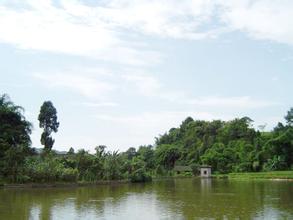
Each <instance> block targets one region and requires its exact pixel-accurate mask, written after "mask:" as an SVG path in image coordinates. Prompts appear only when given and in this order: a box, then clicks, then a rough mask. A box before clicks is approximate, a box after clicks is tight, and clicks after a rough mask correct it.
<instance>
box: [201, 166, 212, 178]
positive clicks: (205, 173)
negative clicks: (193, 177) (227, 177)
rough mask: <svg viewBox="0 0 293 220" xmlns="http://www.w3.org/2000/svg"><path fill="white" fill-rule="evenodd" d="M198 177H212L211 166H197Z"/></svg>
mask: <svg viewBox="0 0 293 220" xmlns="http://www.w3.org/2000/svg"><path fill="white" fill-rule="evenodd" d="M199 169H200V177H206V178H210V177H212V167H211V166H209V165H202V166H200V167H199Z"/></svg>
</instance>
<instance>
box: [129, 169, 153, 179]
mask: <svg viewBox="0 0 293 220" xmlns="http://www.w3.org/2000/svg"><path fill="white" fill-rule="evenodd" d="M151 180H152V177H151V175H149V174H148V173H147V172H146V170H145V169H144V168H139V169H137V170H135V171H134V172H133V173H132V174H131V175H130V181H131V182H133V183H138V182H149V181H151Z"/></svg>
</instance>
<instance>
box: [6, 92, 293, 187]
mask: <svg viewBox="0 0 293 220" xmlns="http://www.w3.org/2000/svg"><path fill="white" fill-rule="evenodd" d="M22 113H23V109H22V108H21V107H19V106H17V105H15V104H14V103H13V102H11V101H10V99H9V98H8V96H7V95H2V96H0V179H2V180H5V181H10V182H55V181H64V182H75V181H91V182H93V181H99V180H120V179H129V180H130V181H132V182H145V181H149V180H151V176H171V175H174V170H173V169H174V166H175V164H176V165H180V166H190V167H191V168H192V173H191V172H189V173H184V174H181V175H183V176H190V175H192V174H193V175H197V174H198V167H199V165H200V164H208V165H211V166H212V169H213V172H214V173H219V174H220V173H231V172H252V171H272V170H289V169H292V167H293V124H292V118H293V108H291V109H290V110H289V111H288V112H287V115H286V116H285V120H286V124H282V123H278V124H277V126H276V127H275V128H274V129H273V130H272V131H270V132H264V131H262V132H260V131H256V130H255V129H254V128H253V127H252V122H253V121H252V120H251V119H250V118H248V117H242V118H236V119H233V120H231V121H220V120H214V121H203V120H194V119H193V118H191V117H187V118H186V119H185V120H184V121H183V122H182V123H181V125H180V126H179V127H178V128H171V129H170V130H169V131H168V132H166V133H165V134H163V135H161V136H159V137H157V138H155V146H151V145H149V146H140V147H139V148H138V149H136V148H133V147H131V148H129V149H128V150H127V151H125V152H122V153H119V152H118V151H114V152H109V151H106V146H103V145H100V146H97V147H96V148H95V150H96V151H95V153H94V154H91V153H89V152H87V151H85V150H84V149H81V150H79V151H77V152H75V151H74V149H73V148H70V150H69V151H68V153H66V154H65V155H57V154H56V153H54V152H52V151H51V148H52V146H53V144H54V139H53V138H52V137H51V134H52V132H57V131H58V127H59V122H58V121H57V111H56V109H55V107H54V106H53V104H52V102H50V101H47V102H44V104H43V105H42V106H41V110H40V114H39V117H38V119H39V122H40V127H41V128H43V133H42V137H41V143H42V144H43V145H44V146H45V153H44V154H42V155H37V154H36V153H35V152H34V151H33V149H31V148H30V147H29V146H30V133H31V124H30V123H29V122H28V121H26V120H25V118H24V116H23V114H22Z"/></svg>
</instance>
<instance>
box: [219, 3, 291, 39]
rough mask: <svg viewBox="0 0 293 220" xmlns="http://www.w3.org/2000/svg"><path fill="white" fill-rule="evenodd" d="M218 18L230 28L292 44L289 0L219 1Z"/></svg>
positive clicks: (255, 36)
mask: <svg viewBox="0 0 293 220" xmlns="http://www.w3.org/2000/svg"><path fill="white" fill-rule="evenodd" d="M219 2H220V6H221V7H222V12H221V19H222V21H223V22H224V23H225V24H226V25H227V26H228V27H230V28H231V29H234V30H240V31H243V32H246V33H248V34H249V36H251V37H253V38H256V39H261V40H271V41H276V42H280V43H286V44H293V19H292V13H293V1H291V0H280V1H272V0H256V1H251V0H238V1H235V0H220V1H219Z"/></svg>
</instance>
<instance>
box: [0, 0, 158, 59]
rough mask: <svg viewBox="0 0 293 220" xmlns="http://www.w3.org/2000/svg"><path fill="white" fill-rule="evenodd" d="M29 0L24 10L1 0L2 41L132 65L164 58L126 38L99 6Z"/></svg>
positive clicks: (34, 48) (20, 46)
mask: <svg viewBox="0 0 293 220" xmlns="http://www.w3.org/2000/svg"><path fill="white" fill-rule="evenodd" d="M26 3H27V5H28V6H29V7H28V8H24V9H23V10H19V9H15V8H11V7H7V6H5V5H2V6H1V3H0V27H1V29H0V41H2V42H4V43H10V44H13V45H15V46H16V47H18V48H20V49H24V50H27V49H29V50H43V51H49V52H57V53H65V54H71V55H81V56H87V57H93V58H98V59H102V60H107V61H114V62H118V63H124V64H129V65H144V64H150V63H156V62H158V61H159V59H160V55H159V54H158V53H157V52H155V51H149V50H148V49H146V48H145V47H144V48H142V47H139V48H137V47H138V46H137V45H135V46H133V43H132V41H126V40H123V39H122V38H121V37H120V34H121V33H120V32H119V31H118V30H114V29H112V27H111V26H109V25H107V22H106V21H103V20H101V19H100V18H99V16H98V14H99V8H96V9H95V8H90V7H87V6H84V5H82V4H81V3H79V2H77V1H74V2H72V3H71V5H70V6H71V7H69V6H68V4H64V8H57V7H55V6H54V5H53V4H52V1H50V0H46V1H44V0H43V1H41V0H40V1H39V0H38V1H36V0H27V1H26ZM72 8H74V9H75V10H73V9H72ZM140 50H143V52H141V51H140Z"/></svg>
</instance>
